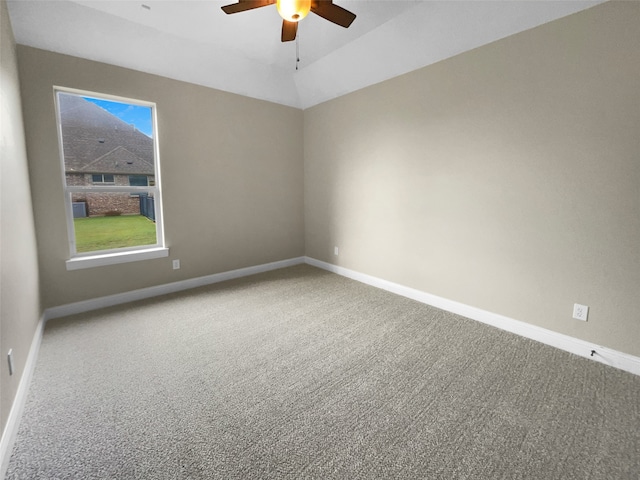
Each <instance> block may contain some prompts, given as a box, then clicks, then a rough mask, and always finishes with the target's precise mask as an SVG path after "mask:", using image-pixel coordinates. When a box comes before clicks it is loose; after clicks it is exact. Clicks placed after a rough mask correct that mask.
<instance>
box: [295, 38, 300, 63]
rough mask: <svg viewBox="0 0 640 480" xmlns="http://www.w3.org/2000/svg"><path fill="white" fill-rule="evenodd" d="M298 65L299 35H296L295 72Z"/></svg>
mask: <svg viewBox="0 0 640 480" xmlns="http://www.w3.org/2000/svg"><path fill="white" fill-rule="evenodd" d="M299 63H300V35H296V70H298V64H299Z"/></svg>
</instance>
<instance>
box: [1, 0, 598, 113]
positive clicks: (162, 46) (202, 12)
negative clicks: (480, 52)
mask: <svg viewBox="0 0 640 480" xmlns="http://www.w3.org/2000/svg"><path fill="white" fill-rule="evenodd" d="M228 3H233V0H223V1H220V0H212V1H203V0H198V1H191V0H173V1H165V0H138V1H135V0H129V1H121V0H116V1H101V0H76V1H68V0H56V1H51V0H45V1H39V0H10V1H9V2H8V6H9V13H10V17H11V21H12V25H13V29H14V33H15V37H16V41H17V42H18V43H19V44H22V45H28V46H31V47H36V48H41V49H44V50H50V51H53V52H58V53H64V54H68V55H73V56H77V57H82V58H87V59H90V60H96V61H99V62H104V63H108V64H112V65H118V66H122V67H127V68H131V69H135V70H139V71H143V72H147V73H153V74H157V75H162V76H165V77H168V78H173V79H177V80H182V81H186V82H191V83H195V84H199V85H204V86H207V87H212V88H217V89H220V90H225V91H228V92H233V93H238V94H241V95H246V96H249V97H253V98H259V99H263V100H268V101H271V102H276V103H280V104H283V105H289V106H293V107H297V108H303V109H304V108H308V107H311V106H313V105H316V104H319V103H322V102H325V101H327V100H330V99H332V98H336V97H339V96H341V95H344V94H347V93H350V92H353V91H355V90H359V89H360V88H363V87H366V86H368V85H373V84H375V83H379V82H381V81H384V80H387V79H389V78H393V77H395V76H398V75H401V74H403V73H407V72H410V71H412V70H416V69H418V68H421V67H424V66H427V65H430V64H433V63H435V62H438V61H440V60H443V59H445V58H448V57H451V56H453V55H456V54H459V53H462V52H464V51H467V50H471V49H473V48H476V47H479V46H481V45H485V44H487V43H490V42H492V41H495V40H498V39H501V38H504V37H507V36H509V35H513V34H515V33H518V32H521V31H523V30H527V29H529V28H533V27H535V26H537V25H541V24H543V23H546V22H549V21H552V20H555V19H557V18H560V17H563V16H566V15H570V14H572V13H575V12H578V11H580V10H584V9H586V8H589V7H591V6H594V5H596V4H598V3H603V0H592V1H582V0H569V1H560V0H555V1H540V0H533V1H516V0H513V1H508V0H507V1H504V0H502V1H488V0H471V1H458V0H443V1H430V0H429V1H425V0H336V3H337V4H339V5H340V6H342V7H344V8H346V9H347V10H350V11H352V12H354V13H355V14H356V15H357V18H356V20H355V22H354V23H353V24H352V25H351V27H350V28H348V29H344V28H342V27H339V26H336V25H334V24H332V23H330V22H327V21H325V20H323V19H322V18H320V17H318V16H316V15H309V16H308V17H307V18H305V19H304V20H303V21H302V22H301V23H300V27H299V30H298V37H299V43H298V45H296V42H289V43H282V42H280V26H281V19H280V17H279V15H278V12H277V11H276V8H275V6H268V7H264V8H259V9H255V10H251V11H247V12H243V13H241V14H236V15H226V14H225V13H224V12H223V11H222V10H221V9H220V7H221V6H223V5H226V4H228ZM297 49H298V50H299V58H300V62H299V64H298V70H296V50H297Z"/></svg>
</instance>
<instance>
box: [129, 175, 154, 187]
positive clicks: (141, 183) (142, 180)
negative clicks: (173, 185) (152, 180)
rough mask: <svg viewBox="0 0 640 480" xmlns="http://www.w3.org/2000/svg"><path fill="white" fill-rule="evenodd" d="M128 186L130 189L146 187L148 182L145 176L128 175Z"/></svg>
mask: <svg viewBox="0 0 640 480" xmlns="http://www.w3.org/2000/svg"><path fill="white" fill-rule="evenodd" d="M129 185H131V186H132V187H146V186H147V185H149V181H148V179H147V177H146V175H129Z"/></svg>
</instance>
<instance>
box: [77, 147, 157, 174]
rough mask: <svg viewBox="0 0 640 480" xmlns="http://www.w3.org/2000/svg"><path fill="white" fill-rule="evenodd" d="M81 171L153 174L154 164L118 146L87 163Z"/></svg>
mask: <svg viewBox="0 0 640 480" xmlns="http://www.w3.org/2000/svg"><path fill="white" fill-rule="evenodd" d="M80 171H82V172H86V173H122V174H136V173H138V174H139V173H145V172H149V174H153V164H150V163H149V162H147V161H146V160H144V159H142V158H140V157H138V156H137V155H135V154H133V153H131V152H130V151H129V150H127V149H126V148H124V147H116V148H114V149H113V150H111V151H110V152H108V153H105V154H104V155H102V156H101V157H98V158H96V159H95V160H94V161H93V162H91V163H90V164H88V165H85V166H84V167H82V168H81V169H80Z"/></svg>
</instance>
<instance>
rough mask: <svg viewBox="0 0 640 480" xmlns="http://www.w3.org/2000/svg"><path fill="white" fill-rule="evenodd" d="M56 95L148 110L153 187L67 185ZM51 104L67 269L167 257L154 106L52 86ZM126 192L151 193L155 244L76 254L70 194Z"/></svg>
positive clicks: (137, 101) (101, 94)
mask: <svg viewBox="0 0 640 480" xmlns="http://www.w3.org/2000/svg"><path fill="white" fill-rule="evenodd" d="M58 92H61V93H70V94H74V95H79V96H83V97H92V98H97V99H99V100H103V99H104V100H113V101H116V102H123V103H130V104H134V105H141V106H146V107H149V108H151V121H152V125H153V134H154V135H153V153H154V177H155V181H154V185H153V186H151V185H149V186H146V187H131V186H112V185H110V184H106V185H105V184H101V185H99V186H85V187H80V186H67V179H66V173H65V163H64V148H63V144H62V126H61V124H60V109H59V105H58ZM53 95H54V103H55V108H56V125H57V128H58V150H59V157H60V164H61V173H62V186H63V190H64V201H65V215H66V217H67V235H68V238H69V253H70V258H69V259H68V260H67V261H66V268H67V270H79V269H83V268H92V267H99V266H105V265H116V264H120V263H128V262H136V261H140V260H150V259H154V258H162V257H168V256H169V248H167V247H166V246H165V241H164V228H163V220H162V219H163V208H162V191H161V188H160V187H161V185H162V182H161V179H160V176H161V173H160V152H159V149H158V143H159V141H158V128H157V125H158V122H157V114H156V104H155V103H153V102H147V101H143V100H137V99H132V98H126V97H119V96H115V95H109V94H103V93H96V92H89V91H85V90H78V89H74V88H66V87H58V86H54V87H53ZM83 191H84V192H90V191H100V192H128V193H130V194H134V195H135V194H136V193H140V192H148V193H152V194H153V195H154V198H155V209H156V212H155V216H156V219H155V220H156V221H155V223H156V243H155V244H153V245H140V246H136V247H128V248H118V249H111V250H100V251H95V252H83V253H78V252H77V251H76V242H75V231H74V221H73V202H72V194H73V193H77V192H83Z"/></svg>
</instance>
